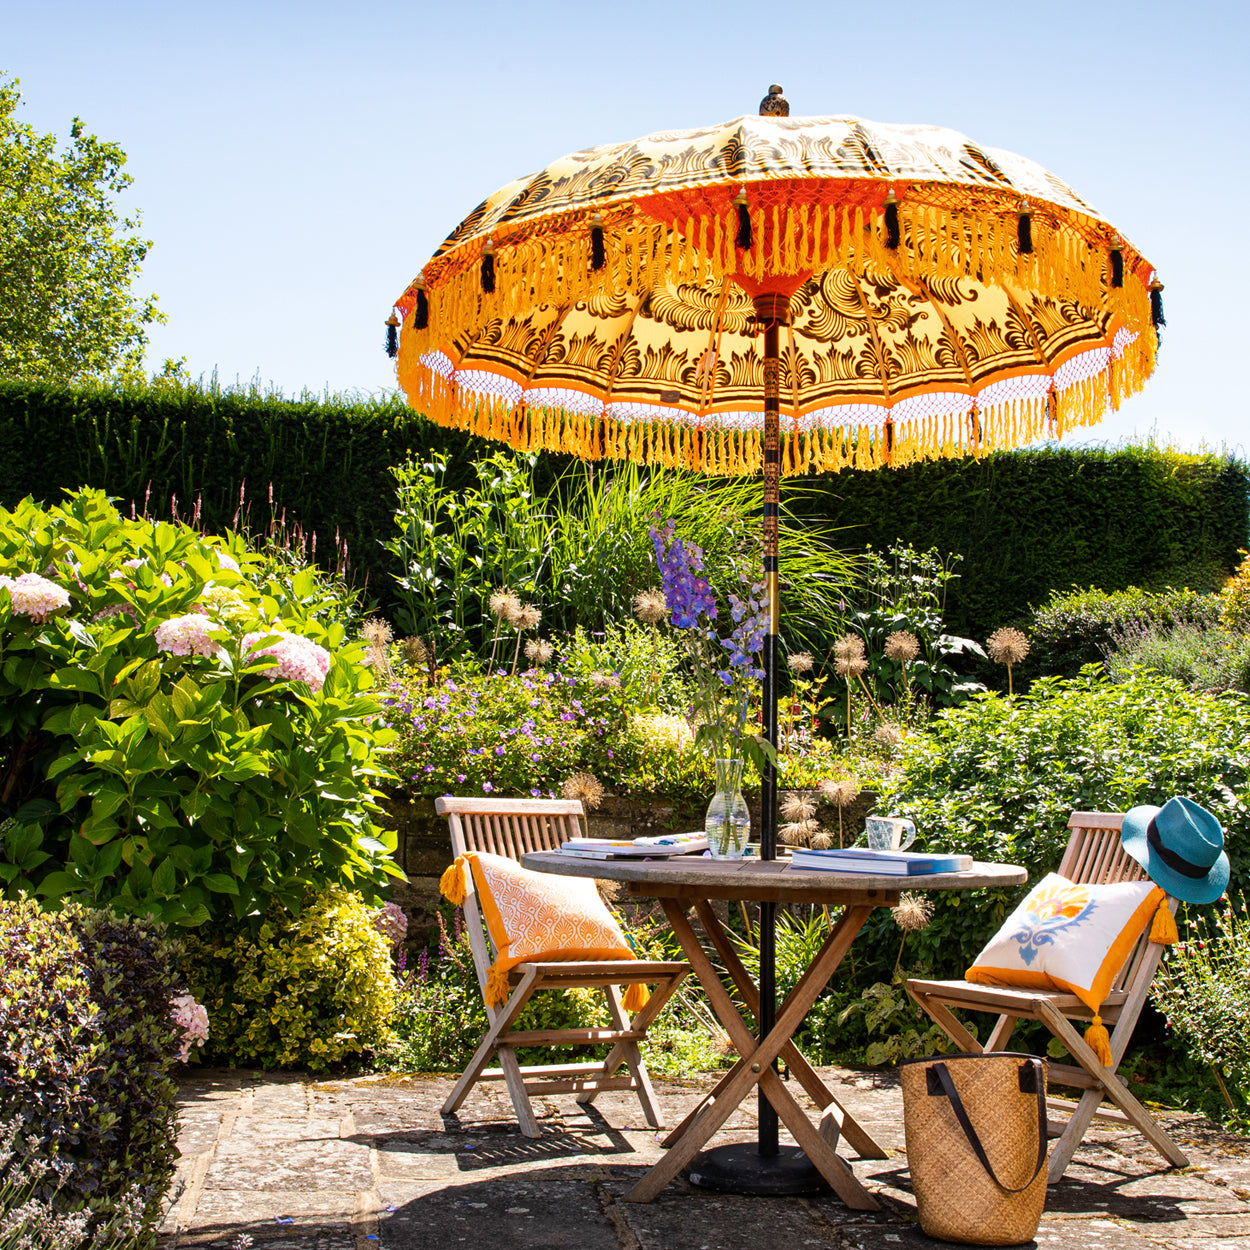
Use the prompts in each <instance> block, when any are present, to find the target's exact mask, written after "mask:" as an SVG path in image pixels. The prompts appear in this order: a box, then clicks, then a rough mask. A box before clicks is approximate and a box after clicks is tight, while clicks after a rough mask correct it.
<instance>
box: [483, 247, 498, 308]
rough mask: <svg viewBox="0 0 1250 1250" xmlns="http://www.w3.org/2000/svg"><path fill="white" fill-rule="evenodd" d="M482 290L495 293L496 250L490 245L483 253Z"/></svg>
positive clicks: (490, 293) (488, 293) (491, 293)
mask: <svg viewBox="0 0 1250 1250" xmlns="http://www.w3.org/2000/svg"><path fill="white" fill-rule="evenodd" d="M482 290H483V291H484V292H485V293H486V294H487V295H493V294H494V293H495V249H494V248H493V247H491V245H490V244H489V243H488V244H487V245H486V247H485V248H484V249H483V251H482Z"/></svg>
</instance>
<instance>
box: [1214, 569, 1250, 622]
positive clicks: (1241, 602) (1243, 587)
mask: <svg viewBox="0 0 1250 1250" xmlns="http://www.w3.org/2000/svg"><path fill="white" fill-rule="evenodd" d="M1240 554H1241V557H1242V560H1241V564H1239V565H1238V566H1237V572H1236V573H1234V574H1233V575H1232V577H1230V578H1229V579H1228V581H1227V582H1225V583H1224V589H1223V590H1221V591H1220V623H1221V624H1222V625H1223V626H1224V628H1225V629H1232V630H1238V631H1241V632H1247V631H1250V551H1245V550H1244V549H1243V550H1242V551H1241V553H1240Z"/></svg>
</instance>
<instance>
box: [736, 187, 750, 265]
mask: <svg viewBox="0 0 1250 1250" xmlns="http://www.w3.org/2000/svg"><path fill="white" fill-rule="evenodd" d="M734 204H735V205H736V206H737V209H738V233H737V235H736V236H735V238H734V247H740V248H741V249H742V250H743V251H744V252H749V251H750V250H751V213H750V210H749V209H748V208H747V189H746V187H739V188H738V194H737V195H736V196H735V197H734Z"/></svg>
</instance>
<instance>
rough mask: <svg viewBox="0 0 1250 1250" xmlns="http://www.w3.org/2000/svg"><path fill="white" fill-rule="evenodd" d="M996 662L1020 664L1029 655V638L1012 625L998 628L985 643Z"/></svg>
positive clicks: (991, 657)
mask: <svg viewBox="0 0 1250 1250" xmlns="http://www.w3.org/2000/svg"><path fill="white" fill-rule="evenodd" d="M985 649H986V650H987V651H988V652H989V653H990V659H991V660H993V661H994V663H995V664H1019V663H1021V662H1022V661H1024V660H1026V659H1027V658H1028V655H1029V640H1028V639H1027V638H1026V637H1025V636H1024V635H1023V634H1022V633H1021V632H1020V631H1019V630H1018V629H1013V628H1012V627H1011V626H1010V625H1005V626H1003V628H1002V629H996V630H995V631H994V632H993V633H992V634H991V635H990V637H989V641H988V642H987V643H986V644H985Z"/></svg>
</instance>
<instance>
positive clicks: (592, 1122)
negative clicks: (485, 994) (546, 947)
mask: <svg viewBox="0 0 1250 1250" xmlns="http://www.w3.org/2000/svg"><path fill="white" fill-rule="evenodd" d="M821 1075H822V1077H823V1079H824V1080H825V1082H826V1084H827V1085H828V1086H829V1088H830V1089H832V1090H834V1091H835V1093H836V1094H837V1097H838V1098H839V1100H840V1101H841V1102H843V1104H844V1105H845V1106H846V1107H847V1109H848V1110H849V1111H851V1113H852V1114H853V1115H855V1117H856V1118H857V1119H859V1120H860V1122H861V1123H862V1124H864V1126H865V1127H866V1128H867V1129H868V1131H869V1132H870V1133H872V1135H873V1136H874V1137H875V1138H876V1139H877V1141H878V1142H879V1143H880V1144H881V1145H882V1146H883V1147H885V1148H886V1150H887V1152H888V1153H889V1156H890V1157H889V1158H887V1159H855V1158H852V1159H850V1160H849V1162H850V1164H851V1166H852V1168H853V1169H854V1171H855V1174H856V1175H857V1176H858V1177H859V1178H860V1180H861V1181H862V1182H863V1183H864V1184H865V1185H866V1186H867V1187H868V1189H869V1190H870V1191H872V1192H873V1193H874V1194H875V1195H876V1196H877V1198H878V1199H879V1200H880V1202H881V1203H882V1210H881V1211H879V1212H859V1211H850V1210H848V1209H847V1207H845V1206H844V1205H843V1204H842V1203H841V1202H840V1201H839V1200H838V1199H837V1198H836V1197H835V1196H833V1195H832V1194H818V1195H810V1196H805V1197H798V1198H749V1197H742V1196H738V1195H728V1194H717V1193H714V1192H710V1191H708V1190H703V1189H699V1188H697V1187H695V1186H693V1185H691V1184H690V1183H689V1182H688V1181H687V1180H686V1179H685V1178H681V1177H679V1178H678V1179H677V1180H675V1181H673V1182H672V1183H671V1184H670V1185H669V1186H668V1187H667V1188H666V1189H665V1190H664V1191H663V1192H662V1193H661V1194H660V1195H659V1196H658V1197H657V1198H656V1200H655V1201H654V1202H652V1203H649V1204H637V1203H628V1202H625V1201H624V1200H623V1198H624V1195H625V1193H626V1192H628V1190H629V1189H630V1188H631V1187H632V1186H633V1184H634V1183H635V1182H636V1181H637V1180H638V1179H639V1178H640V1177H641V1176H642V1175H643V1174H644V1173H645V1172H646V1170H647V1169H648V1168H649V1167H650V1166H651V1165H652V1164H653V1163H655V1162H656V1160H658V1159H659V1158H660V1157H661V1156H662V1154H663V1149H662V1147H661V1146H660V1144H659V1140H660V1138H661V1137H662V1136H663V1135H662V1134H657V1133H656V1132H655V1131H654V1130H652V1129H649V1128H647V1127H646V1125H645V1124H644V1123H643V1121H642V1116H641V1113H640V1111H639V1107H638V1102H637V1100H636V1098H634V1096H633V1095H632V1094H629V1093H625V1092H620V1091H610V1092H605V1093H604V1094H601V1095H600V1096H599V1098H598V1099H597V1100H596V1101H595V1103H594V1104H593V1105H591V1106H582V1105H579V1104H578V1103H577V1102H576V1101H575V1100H574V1099H573V1098H572V1097H568V1098H563V1097H556V1098H539V1099H536V1100H535V1111H536V1113H537V1114H538V1116H539V1119H540V1123H541V1125H542V1129H543V1135H542V1137H541V1138H539V1139H535V1140H531V1139H529V1138H526V1137H523V1136H522V1135H521V1134H520V1132H519V1131H518V1129H517V1126H516V1121H515V1119H514V1117H513V1112H512V1106H511V1103H510V1102H509V1101H508V1098H507V1094H506V1091H505V1090H504V1089H503V1088H502V1086H500V1085H479V1086H477V1087H476V1089H475V1090H474V1091H473V1093H472V1094H471V1095H470V1097H469V1098H468V1100H467V1101H466V1102H465V1104H464V1106H463V1107H462V1108H461V1110H460V1112H459V1114H458V1115H456V1116H449V1117H443V1116H442V1115H441V1114H440V1113H439V1107H440V1106H441V1104H442V1102H443V1100H444V1099H445V1098H446V1096H447V1094H448V1092H449V1091H450V1090H451V1088H452V1085H453V1083H454V1077H451V1076H413V1077H359V1078H354V1079H351V1080H339V1081H321V1080H313V1079H311V1078H308V1077H301V1076H299V1075H296V1074H290V1073H269V1074H261V1073H250V1072H238V1071H203V1072H199V1073H197V1074H196V1075H195V1076H193V1077H189V1078H188V1079H186V1080H185V1081H184V1082H183V1085H182V1088H181V1094H180V1105H181V1108H182V1128H181V1132H180V1136H179V1149H180V1151H181V1155H182V1157H181V1159H180V1161H179V1168H178V1179H177V1183H176V1187H175V1189H174V1191H173V1193H174V1195H175V1196H174V1200H173V1202H172V1204H171V1207H170V1211H169V1215H168V1217H167V1219H166V1222H165V1225H164V1227H163V1229H162V1232H161V1238H160V1243H159V1244H160V1246H161V1248H162V1250H183V1248H184V1247H192V1246H194V1247H205V1248H207V1247H213V1248H215V1250H231V1248H232V1247H233V1246H234V1245H235V1243H236V1242H237V1240H238V1238H239V1236H240V1235H241V1234H247V1235H248V1236H250V1237H252V1238H253V1239H254V1243H255V1246H256V1250H374V1248H376V1247H388V1248H391V1250H456V1248H457V1247H458V1246H460V1245H464V1246H466V1247H467V1246H473V1247H474V1248H475V1250H477V1248H478V1247H485V1250H539V1248H540V1247H555V1248H560V1247H566V1246H567V1247H577V1250H739V1248H741V1250H757V1248H767V1247H771V1246H784V1247H786V1250H805V1248H807V1247H810V1248H811V1250H919V1248H920V1247H925V1248H926V1250H933V1248H934V1247H936V1246H940V1245H942V1244H944V1243H939V1242H934V1241H931V1240H930V1239H929V1238H928V1237H926V1236H925V1235H924V1234H923V1233H922V1232H921V1231H920V1228H919V1225H918V1221H917V1215H916V1206H915V1201H914V1199H913V1197H912V1194H911V1187H910V1179H909V1176H908V1171H907V1159H906V1153H905V1150H904V1134H903V1123H902V1097H901V1093H900V1091H899V1088H898V1082H897V1080H896V1079H895V1078H894V1076H893V1075H892V1074H891V1073H889V1072H871V1071H868V1072H865V1071H853V1070H848V1069H838V1068H827V1069H821ZM711 1083H712V1078H710V1077H709V1078H707V1079H706V1080H699V1081H657V1082H656V1083H655V1084H656V1093H657V1095H658V1097H659V1099H660V1101H661V1105H662V1106H663V1107H664V1108H665V1111H666V1113H667V1115H668V1117H669V1123H670V1124H676V1123H677V1122H678V1121H679V1120H680V1119H681V1118H682V1117H683V1116H684V1115H685V1114H686V1113H687V1112H688V1111H689V1110H690V1109H691V1108H692V1107H694V1106H695V1105H696V1104H697V1102H698V1101H699V1099H700V1098H701V1097H702V1095H703V1093H704V1092H705V1090H706V1089H708V1088H710V1085H711ZM790 1088H791V1090H792V1091H793V1092H794V1093H795V1096H796V1098H797V1099H798V1101H799V1102H800V1104H801V1105H803V1106H805V1107H809V1108H810V1104H809V1102H808V1100H807V1098H806V1096H805V1095H803V1094H802V1091H801V1090H799V1089H798V1087H797V1086H796V1085H795V1084H793V1083H792V1084H791V1087H790ZM755 1113H756V1104H755V1100H754V1099H753V1098H752V1099H748V1100H747V1101H746V1102H745V1103H744V1104H743V1105H742V1106H741V1107H739V1108H738V1109H737V1110H736V1111H735V1112H734V1114H733V1115H732V1116H731V1117H730V1119H729V1121H728V1122H727V1124H726V1127H725V1128H724V1129H723V1130H722V1131H721V1132H720V1133H719V1134H718V1135H717V1136H716V1137H715V1138H714V1139H713V1144H722V1143H726V1142H732V1141H743V1140H749V1139H751V1138H752V1137H753V1136H754V1133H755V1128H756V1119H755ZM1162 1118H1163V1120H1164V1122H1165V1125H1166V1127H1167V1128H1168V1130H1169V1131H1170V1132H1171V1133H1172V1135H1173V1136H1174V1137H1175V1138H1176V1140H1177V1141H1178V1142H1180V1143H1181V1144H1182V1147H1183V1148H1184V1149H1185V1150H1186V1152H1187V1153H1188V1154H1189V1155H1190V1158H1191V1164H1192V1166H1190V1167H1189V1168H1184V1169H1179V1170H1168V1169H1167V1168H1166V1167H1165V1165H1164V1163H1163V1161H1162V1160H1161V1159H1160V1158H1159V1157H1158V1156H1157V1155H1156V1154H1155V1153H1154V1151H1153V1150H1152V1149H1151V1148H1150V1147H1149V1145H1148V1144H1146V1143H1145V1142H1144V1140H1143V1139H1142V1138H1141V1137H1139V1136H1138V1135H1137V1134H1135V1133H1131V1132H1126V1131H1125V1130H1124V1128H1123V1126H1108V1127H1106V1128H1101V1127H1099V1128H1096V1129H1095V1130H1094V1131H1093V1132H1092V1133H1091V1134H1090V1135H1089V1136H1088V1137H1087V1139H1086V1141H1085V1142H1084V1143H1083V1144H1082V1145H1081V1147H1080V1148H1079V1149H1078V1151H1077V1154H1076V1157H1075V1159H1074V1161H1073V1163H1072V1166H1071V1167H1070V1168H1069V1170H1068V1173H1067V1175H1066V1176H1065V1177H1064V1179H1063V1180H1062V1181H1061V1182H1060V1183H1059V1184H1057V1185H1052V1186H1051V1187H1050V1189H1049V1190H1048V1192H1047V1206H1046V1212H1045V1214H1044V1216H1043V1219H1042V1224H1041V1227H1040V1228H1039V1230H1038V1236H1037V1241H1036V1243H1035V1244H1036V1246H1038V1247H1039V1248H1041V1250H1250V1141H1247V1140H1246V1139H1244V1138H1239V1137H1234V1136H1232V1135H1230V1134H1227V1133H1223V1132H1221V1131H1220V1130H1219V1129H1218V1128H1216V1127H1215V1126H1212V1125H1210V1124H1209V1123H1207V1122H1206V1121H1205V1120H1202V1119H1201V1118H1198V1117H1193V1116H1185V1115H1181V1114H1176V1113H1169V1114H1165V1115H1164V1116H1163V1117H1162ZM787 1140H788V1138H787V1135H786V1134H785V1132H784V1129H783V1131H782V1141H783V1142H785V1141H787Z"/></svg>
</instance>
